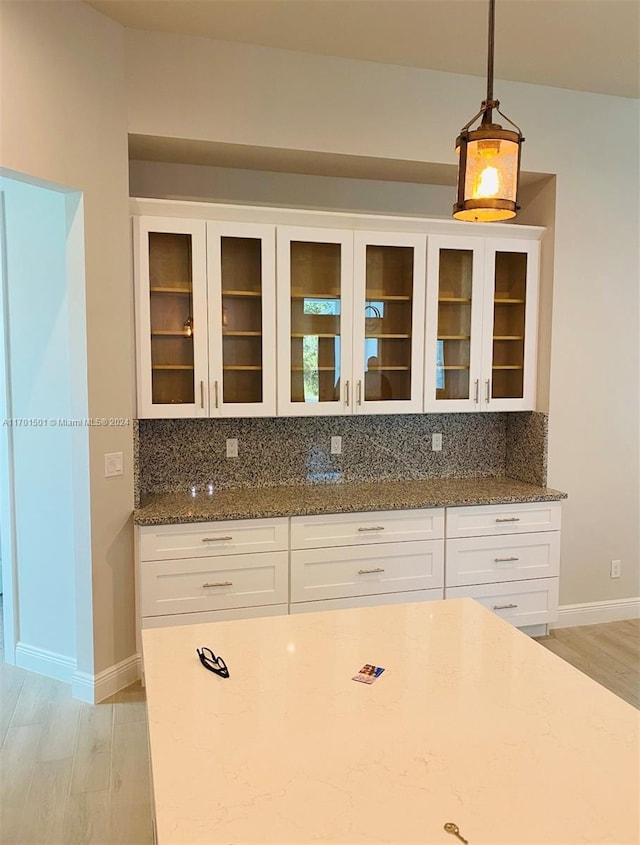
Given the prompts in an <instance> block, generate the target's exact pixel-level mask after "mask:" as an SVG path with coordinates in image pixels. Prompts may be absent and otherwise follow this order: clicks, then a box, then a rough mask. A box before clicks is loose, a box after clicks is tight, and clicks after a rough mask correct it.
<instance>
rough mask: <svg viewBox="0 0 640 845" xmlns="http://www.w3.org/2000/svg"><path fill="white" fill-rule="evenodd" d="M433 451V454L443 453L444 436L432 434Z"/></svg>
mask: <svg viewBox="0 0 640 845" xmlns="http://www.w3.org/2000/svg"><path fill="white" fill-rule="evenodd" d="M431 451H432V452H441V451H442V435H441V434H432V435H431Z"/></svg>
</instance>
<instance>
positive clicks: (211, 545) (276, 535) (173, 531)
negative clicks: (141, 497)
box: [138, 518, 288, 560]
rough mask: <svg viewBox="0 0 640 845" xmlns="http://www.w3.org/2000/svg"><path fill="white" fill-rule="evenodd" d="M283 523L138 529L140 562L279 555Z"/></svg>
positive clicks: (250, 521)
mask: <svg viewBox="0 0 640 845" xmlns="http://www.w3.org/2000/svg"><path fill="white" fill-rule="evenodd" d="M287 523H288V520H287V519H286V518H285V519H242V520H232V521H227V522H195V523H188V524H184V525H157V526H155V525H154V526H142V527H141V528H140V529H138V530H139V531H140V560H178V559H182V558H192V557H214V556H216V555H238V554H246V553H250V552H276V551H283V550H285V549H286V548H287V546H288V530H287V529H288V525H287Z"/></svg>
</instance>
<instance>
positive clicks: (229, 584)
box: [202, 581, 233, 587]
mask: <svg viewBox="0 0 640 845" xmlns="http://www.w3.org/2000/svg"><path fill="white" fill-rule="evenodd" d="M202 586H203V587H232V586H233V581H216V582H215V584H203V585H202Z"/></svg>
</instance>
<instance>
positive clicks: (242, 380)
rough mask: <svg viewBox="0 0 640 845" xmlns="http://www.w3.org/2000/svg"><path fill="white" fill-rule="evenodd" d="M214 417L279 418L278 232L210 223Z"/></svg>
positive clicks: (247, 225)
mask: <svg viewBox="0 0 640 845" xmlns="http://www.w3.org/2000/svg"><path fill="white" fill-rule="evenodd" d="M207 270H208V278H209V396H210V404H209V407H210V414H211V416H212V417H218V416H222V417H255V416H275V413H276V310H275V227H274V226H268V225H260V224H255V223H233V222H231V223H208V224H207Z"/></svg>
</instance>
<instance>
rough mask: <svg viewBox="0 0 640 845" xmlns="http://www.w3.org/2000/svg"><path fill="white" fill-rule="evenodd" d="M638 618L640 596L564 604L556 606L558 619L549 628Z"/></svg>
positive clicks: (639, 614) (639, 613)
mask: <svg viewBox="0 0 640 845" xmlns="http://www.w3.org/2000/svg"><path fill="white" fill-rule="evenodd" d="M638 618H640V596H635V597H634V598H629V599H613V600H611V601H594V602H587V603H586V604H565V605H561V606H560V607H559V608H558V621H557V622H552V623H551V625H550V626H549V627H550V628H573V627H575V626H576V625H599V624H600V623H601V622H623V621H624V620H625V619H638Z"/></svg>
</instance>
